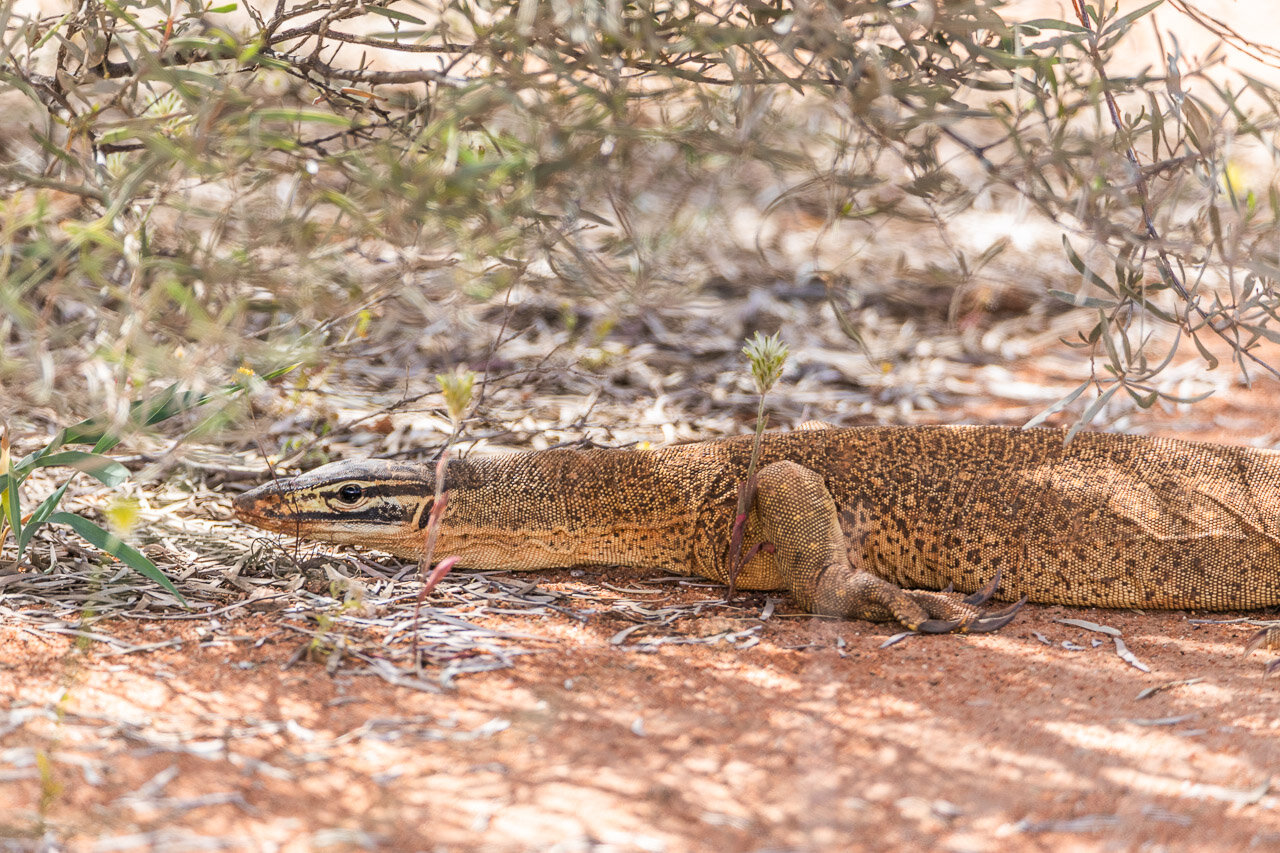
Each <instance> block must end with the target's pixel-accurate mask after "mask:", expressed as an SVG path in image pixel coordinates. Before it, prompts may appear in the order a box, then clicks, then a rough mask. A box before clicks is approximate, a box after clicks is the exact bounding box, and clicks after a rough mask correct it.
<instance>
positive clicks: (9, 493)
mask: <svg viewBox="0 0 1280 853" xmlns="http://www.w3.org/2000/svg"><path fill="white" fill-rule="evenodd" d="M20 482H21V481H20V480H19V479H18V478H17V477H16V476H14V474H13V471H12V469H10V471H9V473H8V474H6V475H5V487H4V489H3V490H0V509H3V510H4V511H5V513H6V514H7V516H8V519H9V529H10V530H12V531H13V537H14V539H17V538H18V537H19V536H20V535H21V534H22V507H21V506H20V505H19V503H20V498H19V497H18V485H19V484H20Z"/></svg>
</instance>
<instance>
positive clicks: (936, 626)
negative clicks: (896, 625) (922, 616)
mask: <svg viewBox="0 0 1280 853" xmlns="http://www.w3.org/2000/svg"><path fill="white" fill-rule="evenodd" d="M959 627H960V620H959V619H955V620H949V619H926V620H924V621H923V622H921V623H920V624H919V625H917V626H916V627H915V630H916V631H917V632H919V633H921V634H950V633H951V632H952V631H954V630H955V629H956V628H959Z"/></svg>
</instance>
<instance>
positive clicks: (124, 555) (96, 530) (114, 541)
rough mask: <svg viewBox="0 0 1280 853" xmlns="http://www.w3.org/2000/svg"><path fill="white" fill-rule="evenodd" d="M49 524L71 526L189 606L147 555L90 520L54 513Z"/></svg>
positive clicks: (184, 605) (91, 543)
mask: <svg viewBox="0 0 1280 853" xmlns="http://www.w3.org/2000/svg"><path fill="white" fill-rule="evenodd" d="M49 523H50V524H65V525H67V526H69V527H70V528H71V529H72V530H74V531H75V532H76V533H79V534H80V535H81V536H82V537H83V538H84V540H85V541H86V542H88V543H89V544H90V545H93V546H95V547H98V548H101V549H102V550H103V551H106V552H107V553H108V554H110V555H111V556H113V557H115V558H116V559H117V560H119V561H120V562H122V563H124V564H125V565H126V566H128V567H129V568H131V569H133V570H134V571H135V572H137V573H138V574H140V575H142V576H143V577H145V578H148V579H149V580H153V581H155V582H156V583H158V584H160V586H162V587H164V588H165V589H166V590H168V591H169V592H171V593H173V596H174V597H175V598H177V599H178V603H179V604H181V605H182V606H183V607H186V606H187V600H186V599H185V598H183V597H182V593H180V592H178V589H177V587H175V586H174V585H173V582H172V581H170V580H169V579H168V578H167V577H165V575H164V572H162V571H160V569H158V568H156V564H155V563H153V562H151V559H150V558H149V557H147V555H146V554H143V553H142V552H141V551H139V550H138V549H137V548H134V547H133V546H132V545H130V544H128V543H126V542H122V541H121V540H120V538H119V537H117V536H115V535H113V534H111V533H109V532H107V531H106V530H104V529H102V528H101V527H99V526H98V525H96V524H94V523H93V522H92V521H90V520H89V519H87V518H81V517H80V516H78V515H73V514H72V513H69V512H55V513H53V514H52V515H51V516H49Z"/></svg>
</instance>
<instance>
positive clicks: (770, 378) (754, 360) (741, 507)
mask: <svg viewBox="0 0 1280 853" xmlns="http://www.w3.org/2000/svg"><path fill="white" fill-rule="evenodd" d="M742 354H743V355H745V356H746V357H747V362H748V364H749V365H750V367H751V378H752V379H754V380H755V383H756V392H757V393H759V395H760V405H759V408H758V409H757V410H756V435H755V440H754V441H753V442H752V443H751V463H750V464H749V465H748V466H747V479H746V480H745V481H743V482H742V483H739V484H738V509H737V512H735V513H734V516H733V528H732V530H731V531H730V533H729V595H728V597H729V598H730V599H732V598H733V596H734V593H736V592H737V585H738V574H739V573H740V572H741V571H742V567H743V566H745V565H746V564H747V563H748V562H749V561H750V560H751V558H752V557H754V556H755V552H756V550H757V549H758V547H759V546H757V548H756V549H752V551H751V553H749V554H747V555H746V556H745V557H744V556H743V554H742V535H743V533H744V532H745V531H746V526H747V509H748V507H749V506H750V505H751V501H752V500H753V499H754V497H755V492H756V466H757V465H758V464H759V462H760V443H761V440H762V439H763V437H764V428H765V424H766V423H767V422H768V420H769V415H768V413H767V412H766V411H765V408H764V401H765V397H766V395H768V393H769V391H770V389H772V388H773V386H774V385H775V384H776V383H777V381H778V378H779V377H780V376H782V367H783V365H785V364H786V363H787V345H786V344H784V343H783V342H782V339H781V338H779V337H778V333H777V332H774V333H773V334H772V335H769V336H768V337H766V336H764V335H762V334H760V332H758V331H757V332H756V333H755V335H754V336H752V338H751V339H750V340H748V341H747V343H746V345H745V346H743V348H742Z"/></svg>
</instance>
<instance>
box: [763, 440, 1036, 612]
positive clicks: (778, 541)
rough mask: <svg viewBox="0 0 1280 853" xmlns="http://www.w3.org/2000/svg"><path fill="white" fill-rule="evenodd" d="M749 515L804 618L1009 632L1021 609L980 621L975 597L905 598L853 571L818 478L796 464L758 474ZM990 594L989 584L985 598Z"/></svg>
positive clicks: (912, 593) (905, 593)
mask: <svg viewBox="0 0 1280 853" xmlns="http://www.w3.org/2000/svg"><path fill="white" fill-rule="evenodd" d="M755 510H756V513H757V517H758V518H759V520H760V524H761V528H762V532H763V533H764V538H765V540H766V541H768V542H770V543H772V545H773V546H774V549H775V551H774V555H773V559H774V565H775V566H776V567H777V569H778V571H779V572H780V573H781V575H782V580H783V583H784V584H785V585H786V586H787V588H788V589H790V591H791V594H792V595H793V596H795V598H796V601H797V602H798V603H799V604H800V606H801V607H803V608H805V609H806V610H809V611H810V612H813V613H821V614H824V615H829V616H843V617H845V618H849V619H866V620H869V621H873V622H886V621H896V622H899V623H901V624H902V625H904V626H906V627H907V628H908V629H910V630H913V631H921V632H924V633H945V632H947V631H956V630H959V631H974V632H981V631H995V630H997V629H999V628H1002V627H1004V626H1005V625H1007V624H1009V622H1010V621H1012V619H1013V617H1014V615H1015V614H1016V613H1017V610H1018V608H1019V607H1020V606H1021V602H1019V603H1018V604H1015V605H1013V606H1012V607H1009V608H1006V609H1005V610H1003V611H1000V612H997V613H984V612H983V611H982V610H981V609H980V607H979V605H980V604H981V603H982V601H983V600H985V598H982V597H981V596H970V597H969V598H965V597H962V596H960V595H959V594H957V593H952V592H933V591H929V590H904V589H902V588H901V587H898V586H896V585H894V584H892V583H890V582H889V581H887V580H885V579H884V578H881V577H877V576H876V575H873V574H871V573H870V572H868V571H865V570H863V569H860V568H858V567H856V566H854V565H851V564H850V562H849V552H848V550H847V549H846V547H845V541H844V534H843V533H842V532H841V530H840V522H839V518H838V516H837V513H836V505H835V501H834V500H832V498H831V493H830V492H828V491H827V487H826V484H825V483H823V481H822V477H820V476H818V474H816V473H815V472H813V471H811V470H809V469H808V468H805V467H804V466H802V465H798V464H796V463H794V462H774V463H773V464H771V465H766V466H765V467H764V468H762V469H761V470H760V473H759V478H758V481H757V485H756V496H755ZM997 581H998V579H997ZM994 589H995V587H994V584H993V585H992V586H991V587H990V591H994ZM984 592H987V591H986V590H984ZM988 594H989V593H988Z"/></svg>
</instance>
